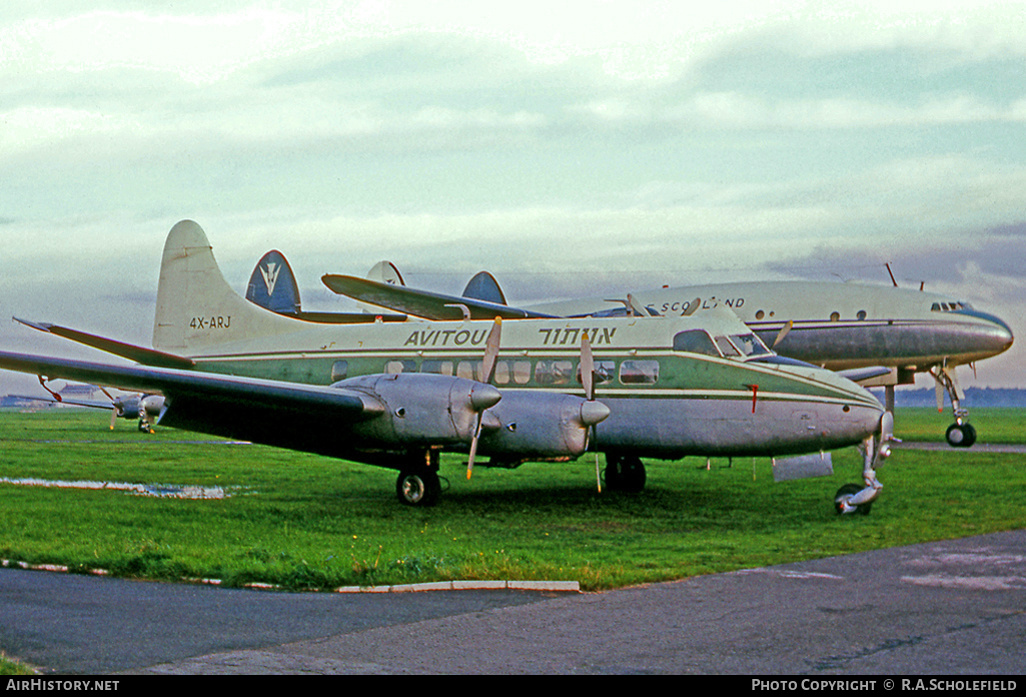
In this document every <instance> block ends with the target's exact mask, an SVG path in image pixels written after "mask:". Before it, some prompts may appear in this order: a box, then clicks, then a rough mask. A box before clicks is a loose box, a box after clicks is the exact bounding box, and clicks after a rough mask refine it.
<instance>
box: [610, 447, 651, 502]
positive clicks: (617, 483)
mask: <svg viewBox="0 0 1026 697" xmlns="http://www.w3.org/2000/svg"><path fill="white" fill-rule="evenodd" d="M645 478H646V474H645V465H644V464H643V463H642V462H641V458H639V457H637V456H636V455H613V454H611V453H607V454H606V486H607V487H608V488H609V489H611V490H612V491H623V492H627V493H630V494H636V493H637V492H639V491H641V490H642V489H644V488H645Z"/></svg>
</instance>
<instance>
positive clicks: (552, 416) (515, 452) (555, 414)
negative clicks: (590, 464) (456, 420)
mask: <svg viewBox="0 0 1026 697" xmlns="http://www.w3.org/2000/svg"><path fill="white" fill-rule="evenodd" d="M485 416H486V417H487V420H486V421H485V424H486V425H487V426H490V428H489V429H488V430H487V431H486V432H485V433H484V435H483V436H482V437H481V447H480V451H481V452H482V453H486V454H488V455H491V456H493V457H497V458H500V459H502V458H506V457H510V458H514V459H531V458H567V457H577V456H579V455H581V454H582V453H583V452H584V451H585V450H587V448H588V435H589V432H590V430H591V427H592V426H594V425H595V424H597V423H599V422H601V421H602V420H603V419H605V418H606V417H607V416H609V407H607V406H606V405H605V404H602V403H601V402H596V401H588V400H585V399H582V398H580V397H575V396H574V395H568V394H558V393H552V392H538V391H530V390H521V391H508V392H504V393H503V396H502V401H501V402H499V403H498V404H497V405H495V406H494V407H492V408H491V409H489V410H488V412H487V414H486V415H485ZM496 422H497V423H496Z"/></svg>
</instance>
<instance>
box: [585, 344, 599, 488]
mask: <svg viewBox="0 0 1026 697" xmlns="http://www.w3.org/2000/svg"><path fill="white" fill-rule="evenodd" d="M581 384H582V385H583V386H584V398H585V399H587V400H588V401H589V402H591V401H594V399H595V356H594V354H593V353H592V352H591V340H590V339H588V332H583V333H582V334H581ZM588 436H589V438H588V440H589V441H591V442H594V441H595V424H592V425H591V433H589V434H588ZM595 485H596V486H597V487H598V492H599V493H600V494H601V493H602V475H601V473H600V472H599V454H598V452H596V453H595Z"/></svg>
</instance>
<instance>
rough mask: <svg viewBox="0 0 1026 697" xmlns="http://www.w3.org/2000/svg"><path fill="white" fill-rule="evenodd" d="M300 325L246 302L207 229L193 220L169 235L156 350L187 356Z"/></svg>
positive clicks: (155, 329)
mask: <svg viewBox="0 0 1026 697" xmlns="http://www.w3.org/2000/svg"><path fill="white" fill-rule="evenodd" d="M295 322H296V320H290V319H287V318H285V317H280V316H278V315H275V314H274V313H272V312H270V311H268V310H265V309H263V308H260V307H257V306H256V305H254V304H252V303H250V302H248V301H246V300H245V299H244V298H243V297H242V296H240V295H239V294H238V293H236V292H235V291H234V290H232V288H231V286H229V285H228V282H227V281H225V279H224V276H223V275H222V274H221V270H220V268H218V266H217V262H216V261H215V260H214V253H213V251H212V250H211V247H210V242H209V241H208V240H207V236H206V233H204V232H203V228H201V227H200V226H199V225H197V224H196V223H194V222H193V221H191V220H183V221H181V222H179V223H177V224H176V225H175V226H174V227H173V228H171V232H169V233H168V236H167V241H166V242H165V243H164V255H163V258H162V259H161V262H160V282H159V284H158V286H157V313H156V316H155V317H154V321H153V347H154V348H155V349H157V350H160V351H167V352H170V353H176V354H180V355H184V356H196V355H201V354H204V353H208V352H210V351H215V350H216V349H217V347H218V346H221V345H224V344H229V343H236V342H244V341H247V340H251V339H257V338H262V337H266V336H271V335H275V334H283V333H288V332H290V331H295V330H296V325H295Z"/></svg>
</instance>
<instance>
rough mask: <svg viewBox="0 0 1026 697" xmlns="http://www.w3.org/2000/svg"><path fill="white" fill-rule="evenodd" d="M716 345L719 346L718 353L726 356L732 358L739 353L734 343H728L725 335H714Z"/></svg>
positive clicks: (728, 340)
mask: <svg viewBox="0 0 1026 697" xmlns="http://www.w3.org/2000/svg"><path fill="white" fill-rule="evenodd" d="M716 345H717V346H718V347H719V349H720V353H722V354H723V355H724V356H726V357H727V358H733V357H736V356H740V355H741V353H740V352H739V351H738V350H737V348H736V347H735V346H734V344H732V343H730V339H728V338H727V337H725V336H718V337H716Z"/></svg>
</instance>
